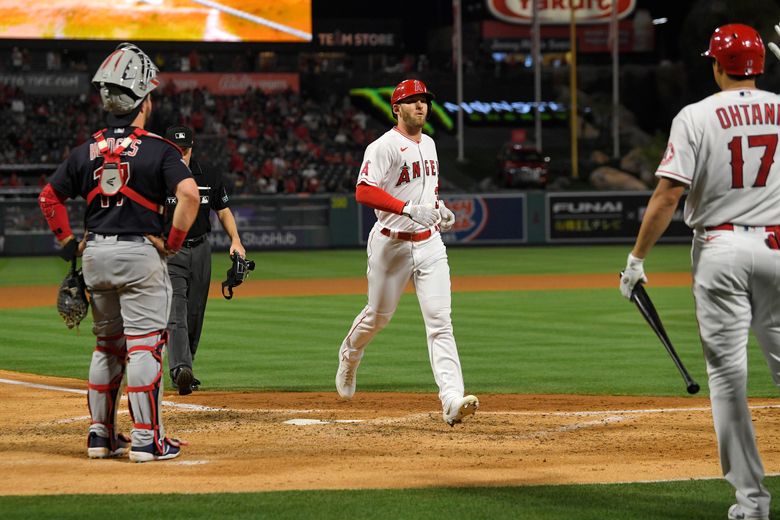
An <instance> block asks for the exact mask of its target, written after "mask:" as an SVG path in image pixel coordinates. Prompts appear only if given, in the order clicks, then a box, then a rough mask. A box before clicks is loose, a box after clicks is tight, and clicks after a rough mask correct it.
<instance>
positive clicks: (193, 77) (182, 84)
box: [157, 72, 301, 96]
mask: <svg viewBox="0 0 780 520" xmlns="http://www.w3.org/2000/svg"><path fill="white" fill-rule="evenodd" d="M157 77H158V78H159V79H160V87H162V88H165V85H166V84H168V83H170V82H173V84H174V85H175V86H176V90H194V89H205V90H208V91H209V92H211V93H212V94H217V95H223V96H235V95H240V94H243V93H244V92H246V91H247V89H250V88H251V89H254V90H262V91H264V92H266V93H275V92H284V91H286V90H292V91H293V92H300V89H301V82H300V77H299V76H298V74H296V73H247V74H219V73H197V74H195V73H188V72H162V73H160V75H159V76H157Z"/></svg>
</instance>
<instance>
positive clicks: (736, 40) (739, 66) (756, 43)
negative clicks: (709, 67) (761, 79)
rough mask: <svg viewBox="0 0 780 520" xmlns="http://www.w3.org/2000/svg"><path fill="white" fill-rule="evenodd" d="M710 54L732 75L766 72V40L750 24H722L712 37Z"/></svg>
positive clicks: (751, 74) (707, 52) (708, 54)
mask: <svg viewBox="0 0 780 520" xmlns="http://www.w3.org/2000/svg"><path fill="white" fill-rule="evenodd" d="M701 55H702V56H710V57H712V58H715V60H716V61H717V62H718V63H720V66H721V67H723V69H724V70H725V71H726V73H727V74H731V75H732V76H754V75H756V74H763V73H764V42H763V41H761V36H760V35H759V34H758V32H756V30H755V29H753V28H752V27H750V26H747V25H743V24H740V23H732V24H728V25H722V26H720V27H718V28H717V29H715V32H714V33H712V37H711V38H710V48H709V49H707V50H706V51H704V52H703V53H702V54H701Z"/></svg>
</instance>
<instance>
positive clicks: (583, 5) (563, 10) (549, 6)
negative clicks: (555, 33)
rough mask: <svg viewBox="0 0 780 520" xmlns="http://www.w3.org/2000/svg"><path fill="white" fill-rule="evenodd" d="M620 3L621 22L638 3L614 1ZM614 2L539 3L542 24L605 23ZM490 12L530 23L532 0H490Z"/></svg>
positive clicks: (572, 0) (555, 0)
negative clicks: (573, 19)
mask: <svg viewBox="0 0 780 520" xmlns="http://www.w3.org/2000/svg"><path fill="white" fill-rule="evenodd" d="M614 1H615V2H617V15H618V18H619V19H623V18H625V17H626V16H628V15H630V14H631V13H632V12H634V9H635V8H636V0H614ZM612 3H613V0H576V1H575V0H539V1H538V3H537V7H538V9H539V23H541V24H562V25H566V24H568V23H569V20H571V12H572V10H574V18H575V20H576V21H577V23H578V24H586V23H606V22H609V18H610V16H611V15H612V9H613V7H612ZM487 6H488V9H489V10H490V13H491V14H492V15H493V16H495V17H496V18H498V19H499V20H503V21H505V22H509V23H517V24H530V23H531V21H532V19H533V2H532V0H487Z"/></svg>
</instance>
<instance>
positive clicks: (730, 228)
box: [704, 222, 780, 233]
mask: <svg viewBox="0 0 780 520" xmlns="http://www.w3.org/2000/svg"><path fill="white" fill-rule="evenodd" d="M737 227H746V228H755V227H762V228H764V231H766V232H767V233H777V232H780V226H740V225H739V224H737ZM704 230H705V231H734V224H731V223H728V222H727V223H726V224H720V225H718V226H707V227H705V228H704Z"/></svg>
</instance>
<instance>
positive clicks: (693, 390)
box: [688, 383, 699, 394]
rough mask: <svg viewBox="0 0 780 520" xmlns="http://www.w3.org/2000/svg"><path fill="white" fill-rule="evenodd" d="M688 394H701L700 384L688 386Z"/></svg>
mask: <svg viewBox="0 0 780 520" xmlns="http://www.w3.org/2000/svg"><path fill="white" fill-rule="evenodd" d="M688 393H689V394H698V393H699V384H698V383H691V384H689V385H688Z"/></svg>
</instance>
